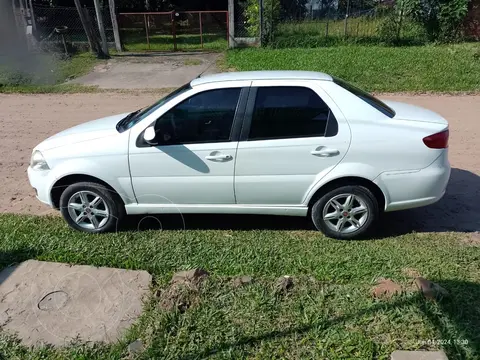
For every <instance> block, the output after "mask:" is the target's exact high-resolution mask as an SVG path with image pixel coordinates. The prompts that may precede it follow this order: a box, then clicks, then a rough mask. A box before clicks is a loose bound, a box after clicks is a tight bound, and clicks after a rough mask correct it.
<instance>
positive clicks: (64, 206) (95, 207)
mask: <svg viewBox="0 0 480 360" xmlns="http://www.w3.org/2000/svg"><path fill="white" fill-rule="evenodd" d="M60 212H61V213H62V216H63V218H64V219H65V220H66V222H67V223H68V225H70V227H72V228H74V229H75V230H80V231H83V232H89V233H103V232H109V231H112V230H116V228H117V226H118V225H119V222H120V221H121V219H122V218H123V217H124V216H125V207H124V205H123V202H122V200H121V199H120V196H118V194H117V193H115V192H113V191H112V190H110V189H108V188H106V187H105V186H103V185H101V184H97V183H92V182H79V183H76V184H72V185H70V186H68V187H67V188H66V189H65V191H64V192H63V193H62V196H61V197H60Z"/></svg>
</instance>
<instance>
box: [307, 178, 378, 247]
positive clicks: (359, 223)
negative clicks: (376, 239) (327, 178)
mask: <svg viewBox="0 0 480 360" xmlns="http://www.w3.org/2000/svg"><path fill="white" fill-rule="evenodd" d="M311 216H312V221H313V223H314V225H315V227H316V228H317V229H318V230H320V231H321V232H323V233H324V234H325V235H327V236H329V237H331V238H335V239H341V240H350V239H355V238H359V237H363V236H366V235H367V234H368V233H369V232H370V231H371V230H372V229H373V227H374V225H376V223H377V220H378V217H379V208H378V201H377V199H376V197H375V195H373V194H372V192H371V191H370V190H369V189H367V188H366V187H363V186H359V185H349V186H341V187H338V188H336V189H333V190H331V191H329V192H327V193H326V194H325V195H323V196H322V197H320V198H319V199H318V200H317V201H316V202H315V203H314V204H313V206H312V211H311Z"/></svg>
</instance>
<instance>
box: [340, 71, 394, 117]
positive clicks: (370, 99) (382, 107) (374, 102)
mask: <svg viewBox="0 0 480 360" xmlns="http://www.w3.org/2000/svg"><path fill="white" fill-rule="evenodd" d="M333 82H334V83H335V84H337V85H339V86H341V87H342V88H344V89H345V90H347V91H350V92H351V93H352V94H353V95H355V96H358V97H359V98H360V99H362V100H363V101H365V102H366V103H368V104H370V105H371V106H373V107H374V108H375V109H377V110H378V111H380V112H382V113H383V114H384V115H386V116H388V117H389V118H393V117H394V116H395V111H393V109H392V108H391V107H389V106H388V105H387V104H385V103H383V102H381V101H380V100H378V99H377V98H376V97H374V96H372V95H370V94H369V93H367V92H365V91H363V90H360V89H359V88H357V87H355V86H353V85H352V84H349V83H347V82H346V81H344V80H342V79H339V78H336V77H334V78H333Z"/></svg>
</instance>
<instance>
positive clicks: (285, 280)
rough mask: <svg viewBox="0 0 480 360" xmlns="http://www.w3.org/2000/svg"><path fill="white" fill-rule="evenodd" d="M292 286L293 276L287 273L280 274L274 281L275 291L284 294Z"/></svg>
mask: <svg viewBox="0 0 480 360" xmlns="http://www.w3.org/2000/svg"><path fill="white" fill-rule="evenodd" d="M292 287H293V278H292V277H291V276H288V275H284V276H281V277H279V278H278V279H277V281H276V282H275V292H276V293H282V294H286V293H287V292H288V291H289V290H290V289H291V288H292Z"/></svg>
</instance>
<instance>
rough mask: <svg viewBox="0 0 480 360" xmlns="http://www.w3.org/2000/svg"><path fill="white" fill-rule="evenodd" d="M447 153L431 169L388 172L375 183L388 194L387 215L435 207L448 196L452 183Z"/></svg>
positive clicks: (444, 152) (430, 166)
mask: <svg viewBox="0 0 480 360" xmlns="http://www.w3.org/2000/svg"><path fill="white" fill-rule="evenodd" d="M450 172H451V168H450V163H449V162H448V150H444V151H443V153H442V154H441V155H440V156H439V157H438V158H437V159H436V160H435V161H434V162H433V163H432V164H431V165H429V166H428V167H426V168H424V169H421V170H414V171H389V172H384V173H382V174H380V175H379V176H378V177H377V178H376V179H375V180H374V183H375V184H377V185H378V186H379V187H380V189H382V191H383V193H384V194H385V198H386V199H385V200H386V201H385V211H397V210H405V209H411V208H416V207H421V206H426V205H430V204H433V203H435V202H437V201H438V200H440V199H441V198H442V197H443V195H444V194H445V191H446V188H447V184H448V180H449V179H450Z"/></svg>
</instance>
